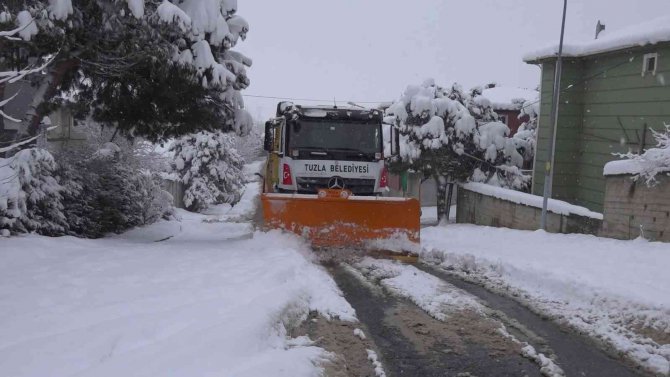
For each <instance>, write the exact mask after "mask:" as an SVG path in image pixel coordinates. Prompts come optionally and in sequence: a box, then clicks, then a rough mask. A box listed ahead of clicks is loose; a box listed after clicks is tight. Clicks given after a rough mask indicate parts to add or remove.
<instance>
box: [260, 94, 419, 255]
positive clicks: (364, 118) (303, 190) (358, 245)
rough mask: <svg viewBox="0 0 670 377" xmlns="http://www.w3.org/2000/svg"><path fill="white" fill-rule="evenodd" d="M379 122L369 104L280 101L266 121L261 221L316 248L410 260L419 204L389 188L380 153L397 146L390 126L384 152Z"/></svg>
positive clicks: (415, 242) (416, 235)
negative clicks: (304, 240)
mask: <svg viewBox="0 0 670 377" xmlns="http://www.w3.org/2000/svg"><path fill="white" fill-rule="evenodd" d="M382 124H383V113H382V112H381V111H380V110H376V109H365V108H355V107H346V108H343V107H335V106H330V107H323V106H314V107H307V106H300V105H295V104H293V103H290V102H281V103H279V104H278V106H277V116H276V117H275V118H273V119H271V120H270V121H268V122H267V123H266V124H265V140H264V148H265V150H266V151H267V152H268V154H269V157H268V160H267V165H266V169H265V175H264V187H263V193H262V196H261V201H262V207H263V218H264V222H265V226H266V227H267V228H278V229H284V230H286V231H290V232H293V233H296V234H298V235H299V236H302V237H304V238H305V239H306V240H307V241H309V242H310V243H311V245H312V247H314V248H316V249H321V248H327V249H352V250H364V251H374V252H382V253H384V254H388V255H389V256H391V257H393V258H395V259H400V260H412V259H415V258H416V252H417V249H418V243H419V231H420V210H421V209H420V204H419V201H418V200H417V199H413V198H404V197H390V196H389V194H388V192H389V189H388V183H389V182H388V181H389V174H388V169H387V165H386V159H388V158H391V157H392V156H393V155H395V154H397V150H398V147H399V145H398V135H397V132H395V131H393V130H391V132H390V136H389V137H388V139H390V140H386V143H387V145H388V144H389V143H390V148H387V150H388V151H389V152H388V154H389V156H385V155H384V149H385V148H384V143H385V140H384V136H383V126H382ZM389 128H390V127H389Z"/></svg>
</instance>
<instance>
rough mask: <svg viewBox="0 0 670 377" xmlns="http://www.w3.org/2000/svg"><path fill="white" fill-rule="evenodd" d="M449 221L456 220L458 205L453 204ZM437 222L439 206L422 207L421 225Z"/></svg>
mask: <svg viewBox="0 0 670 377" xmlns="http://www.w3.org/2000/svg"><path fill="white" fill-rule="evenodd" d="M449 222H450V223H454V222H456V205H455V204H454V205H452V206H451V209H450V210H449ZM436 224H437V207H436V206H432V207H421V225H436Z"/></svg>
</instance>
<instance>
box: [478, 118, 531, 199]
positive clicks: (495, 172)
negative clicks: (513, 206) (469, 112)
mask: <svg viewBox="0 0 670 377" xmlns="http://www.w3.org/2000/svg"><path fill="white" fill-rule="evenodd" d="M509 133H510V130H509V127H507V125H505V124H504V123H501V122H488V123H486V124H483V125H481V126H480V127H479V137H478V144H479V148H480V150H481V151H483V155H482V156H481V158H482V159H483V160H484V162H485V163H484V164H482V165H481V166H479V167H477V168H476V169H475V171H474V172H473V175H472V177H471V178H470V180H471V181H473V182H483V183H488V184H491V185H494V186H499V187H505V188H511V189H514V190H520V191H525V190H527V189H528V188H529V186H530V180H531V176H530V175H525V174H523V172H522V170H521V169H522V168H523V164H524V158H523V156H522V155H521V154H520V153H519V151H520V150H525V149H526V148H527V147H528V145H527V143H526V142H525V141H524V140H522V139H517V138H510V137H509Z"/></svg>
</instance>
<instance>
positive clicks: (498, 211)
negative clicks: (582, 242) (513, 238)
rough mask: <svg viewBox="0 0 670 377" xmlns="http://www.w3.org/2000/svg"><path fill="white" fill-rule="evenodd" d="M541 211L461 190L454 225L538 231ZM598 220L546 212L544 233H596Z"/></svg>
mask: <svg viewBox="0 0 670 377" xmlns="http://www.w3.org/2000/svg"><path fill="white" fill-rule="evenodd" d="M541 217H542V209H541V208H536V207H531V206H527V205H524V204H518V203H514V202H511V201H507V200H503V199H498V198H495V197H492V196H487V195H484V194H480V193H477V192H473V191H470V190H467V189H465V188H463V187H460V188H459V190H458V206H457V207H456V222H457V223H469V224H476V225H485V226H493V227H504V228H512V229H522V230H537V229H540V218H541ZM600 226H601V221H600V220H597V219H593V218H590V217H583V216H576V215H569V216H566V215H559V214H556V213H553V212H549V213H548V215H547V231H549V232H552V233H586V234H594V235H595V234H597V233H598V230H599V229H600Z"/></svg>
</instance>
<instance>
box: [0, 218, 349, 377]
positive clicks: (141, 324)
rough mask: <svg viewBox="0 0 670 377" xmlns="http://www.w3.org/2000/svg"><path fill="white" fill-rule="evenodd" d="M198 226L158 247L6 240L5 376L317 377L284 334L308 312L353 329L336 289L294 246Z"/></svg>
mask: <svg viewBox="0 0 670 377" xmlns="http://www.w3.org/2000/svg"><path fill="white" fill-rule="evenodd" d="M200 220H201V219H200ZM202 225H203V224H201V222H200V221H185V222H184V228H185V229H184V231H183V232H182V233H179V234H178V235H177V236H175V237H174V238H172V239H170V240H168V241H165V242H158V243H157V242H151V241H149V242H140V240H137V239H131V240H125V239H123V238H115V239H103V240H97V241H92V240H81V239H75V238H70V237H63V238H58V239H52V238H45V237H38V236H25V237H15V238H10V239H6V240H2V241H1V242H2V248H0V261H1V262H0V296H2V297H3V300H2V301H0V323H1V324H2V325H0V360H1V361H2V365H3V373H5V374H7V375H12V376H46V375H59V376H63V375H71V374H76V373H80V374H83V375H89V376H119V375H152V376H158V375H170V376H195V375H214V374H223V375H234V376H269V375H272V376H296V375H301V376H312V375H314V372H315V370H314V369H315V367H314V364H315V363H316V362H318V361H319V360H320V359H321V358H323V357H324V354H323V351H322V350H321V349H319V348H317V347H313V346H291V345H290V344H289V340H288V338H287V335H286V333H287V328H288V327H290V326H291V325H292V324H295V323H297V322H298V321H299V319H300V318H302V317H304V316H305V315H306V314H307V312H308V310H318V311H319V312H321V313H323V314H324V315H326V316H327V317H340V318H341V319H344V320H353V319H354V311H353V309H352V308H351V306H349V304H348V303H347V302H346V301H345V300H344V298H343V297H342V296H341V295H340V293H339V291H338V289H337V286H336V285H335V283H334V282H333V281H332V279H331V278H330V277H329V276H328V274H327V273H326V272H325V271H324V270H322V269H321V268H319V267H317V266H316V265H314V264H312V263H311V262H310V261H308V260H307V259H306V258H305V256H304V255H303V254H302V253H303V252H304V251H305V250H306V249H305V246H303V245H302V243H301V242H300V241H299V240H298V239H297V238H292V237H288V236H284V235H282V234H280V233H279V232H272V233H268V234H263V233H255V234H253V235H251V234H248V236H249V237H251V238H250V239H241V240H237V241H236V240H231V239H228V236H229V235H236V232H235V230H234V229H229V228H228V225H227V224H209V226H205V227H203V226H202ZM233 225H237V224H233ZM212 231H215V232H214V233H213V232H212ZM301 251H302V252H301ZM73 345H76V346H73Z"/></svg>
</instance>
